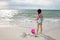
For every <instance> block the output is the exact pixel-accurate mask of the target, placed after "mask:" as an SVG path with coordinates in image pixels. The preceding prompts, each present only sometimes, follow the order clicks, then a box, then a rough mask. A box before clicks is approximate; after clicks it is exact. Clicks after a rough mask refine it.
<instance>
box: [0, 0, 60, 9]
mask: <svg viewBox="0 0 60 40" xmlns="http://www.w3.org/2000/svg"><path fill="white" fill-rule="evenodd" d="M3 3H4V4H3ZM3 3H2V4H3V7H5V6H6V7H8V8H9V9H21V8H22V9H37V8H42V9H60V0H57V1H56V0H8V1H7V0H5V1H4V2H3ZM1 7H2V6H1Z"/></svg>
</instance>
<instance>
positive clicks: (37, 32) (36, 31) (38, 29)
mask: <svg viewBox="0 0 60 40" xmlns="http://www.w3.org/2000/svg"><path fill="white" fill-rule="evenodd" d="M38 30H39V24H38V23H37V30H36V34H38Z"/></svg>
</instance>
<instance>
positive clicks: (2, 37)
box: [0, 27, 60, 40]
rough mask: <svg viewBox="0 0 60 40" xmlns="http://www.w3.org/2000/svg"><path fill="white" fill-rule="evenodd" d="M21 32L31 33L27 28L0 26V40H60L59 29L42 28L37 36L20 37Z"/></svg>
mask: <svg viewBox="0 0 60 40" xmlns="http://www.w3.org/2000/svg"><path fill="white" fill-rule="evenodd" d="M23 32H26V33H30V34H31V32H30V29H29V28H22V27H0V40H60V29H51V30H45V31H44V30H43V34H42V35H41V36H39V37H34V36H26V37H22V33H23Z"/></svg>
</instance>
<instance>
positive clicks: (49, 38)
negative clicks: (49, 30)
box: [41, 34, 56, 40]
mask: <svg viewBox="0 0 60 40" xmlns="http://www.w3.org/2000/svg"><path fill="white" fill-rule="evenodd" d="M41 36H42V37H44V38H45V39H46V40H56V39H54V38H52V37H50V36H48V35H45V34H43V35H41Z"/></svg>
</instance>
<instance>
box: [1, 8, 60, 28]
mask: <svg viewBox="0 0 60 40" xmlns="http://www.w3.org/2000/svg"><path fill="white" fill-rule="evenodd" d="M42 14H43V29H56V28H60V10H42ZM36 15H37V10H35V9H21V10H0V27H25V28H36V21H34V20H33V19H34V18H36Z"/></svg>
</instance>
